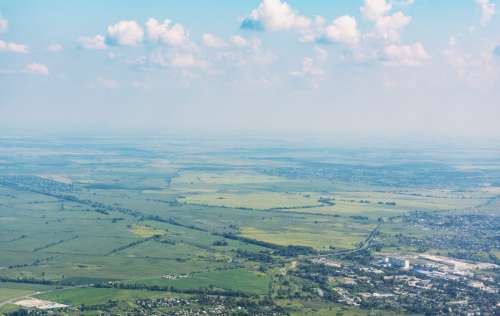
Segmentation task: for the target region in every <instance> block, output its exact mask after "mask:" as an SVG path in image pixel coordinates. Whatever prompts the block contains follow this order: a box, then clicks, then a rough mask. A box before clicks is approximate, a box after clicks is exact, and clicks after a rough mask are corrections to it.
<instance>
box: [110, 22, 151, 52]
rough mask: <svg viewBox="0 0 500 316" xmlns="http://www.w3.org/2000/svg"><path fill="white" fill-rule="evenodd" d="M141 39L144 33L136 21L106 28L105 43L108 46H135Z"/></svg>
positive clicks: (119, 23)
mask: <svg viewBox="0 0 500 316" xmlns="http://www.w3.org/2000/svg"><path fill="white" fill-rule="evenodd" d="M143 37H144V31H143V29H142V27H141V26H140V25H139V24H138V23H137V22H136V21H120V22H118V23H116V24H114V25H110V26H108V32H107V36H106V42H107V43H108V44H109V45H118V46H137V45H139V44H140V43H141V42H142V38H143Z"/></svg>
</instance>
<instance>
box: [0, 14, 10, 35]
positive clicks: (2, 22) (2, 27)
mask: <svg viewBox="0 0 500 316" xmlns="http://www.w3.org/2000/svg"><path fill="white" fill-rule="evenodd" d="M8 27H9V21H7V19H5V18H2V17H1V16H0V33H3V32H6V31H7V28H8Z"/></svg>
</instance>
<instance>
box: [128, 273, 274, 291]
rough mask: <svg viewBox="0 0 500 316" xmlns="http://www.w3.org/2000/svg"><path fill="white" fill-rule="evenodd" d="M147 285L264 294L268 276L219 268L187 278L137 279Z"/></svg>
mask: <svg viewBox="0 0 500 316" xmlns="http://www.w3.org/2000/svg"><path fill="white" fill-rule="evenodd" d="M136 282H137V283H142V284H147V285H160V286H174V287H176V288H180V289H199V288H208V287H214V288H218V289H225V290H235V291H243V292H251V293H255V294H265V293H266V292H267V286H268V282H269V278H268V276H267V275H266V274H263V273H258V272H253V271H249V270H245V269H232V270H219V271H211V272H202V273H195V274H192V275H191V276H189V277H188V278H179V279H177V280H167V279H162V278H156V279H144V280H137V281H136Z"/></svg>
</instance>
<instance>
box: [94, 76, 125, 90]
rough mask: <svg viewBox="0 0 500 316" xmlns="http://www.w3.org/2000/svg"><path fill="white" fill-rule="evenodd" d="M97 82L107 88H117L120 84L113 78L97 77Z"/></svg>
mask: <svg viewBox="0 0 500 316" xmlns="http://www.w3.org/2000/svg"><path fill="white" fill-rule="evenodd" d="M97 84H98V85H99V86H101V87H103V88H106V89H117V88H119V87H120V84H119V83H118V82H117V81H115V80H113V79H105V78H97Z"/></svg>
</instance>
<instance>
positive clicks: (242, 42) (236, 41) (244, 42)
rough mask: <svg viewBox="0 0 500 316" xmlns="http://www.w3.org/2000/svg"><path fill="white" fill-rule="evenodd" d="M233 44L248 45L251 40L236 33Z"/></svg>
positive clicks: (238, 45)
mask: <svg viewBox="0 0 500 316" xmlns="http://www.w3.org/2000/svg"><path fill="white" fill-rule="evenodd" d="M231 44H233V45H234V46H237V47H247V46H248V44H249V42H248V40H247V39H246V38H244V37H243V36H239V35H235V36H233V37H231Z"/></svg>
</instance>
